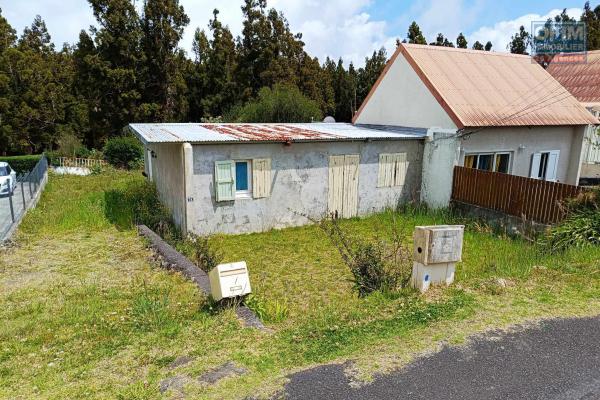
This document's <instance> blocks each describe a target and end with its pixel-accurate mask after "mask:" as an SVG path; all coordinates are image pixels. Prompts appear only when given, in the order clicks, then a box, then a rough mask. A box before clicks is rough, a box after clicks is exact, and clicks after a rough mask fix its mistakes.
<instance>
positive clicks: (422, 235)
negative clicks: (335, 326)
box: [413, 225, 465, 265]
mask: <svg viewBox="0 0 600 400" xmlns="http://www.w3.org/2000/svg"><path fill="white" fill-rule="evenodd" d="M464 230H465V227H464V225H433V226H417V227H415V232H414V235H413V239H414V244H415V246H414V247H415V249H414V257H413V259H414V261H418V262H420V263H421V264H424V265H428V264H440V263H449V262H460V261H462V243H463V234H464Z"/></svg>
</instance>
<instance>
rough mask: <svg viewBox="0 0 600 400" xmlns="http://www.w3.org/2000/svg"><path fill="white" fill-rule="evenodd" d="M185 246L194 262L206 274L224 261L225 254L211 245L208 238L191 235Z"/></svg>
mask: <svg viewBox="0 0 600 400" xmlns="http://www.w3.org/2000/svg"><path fill="white" fill-rule="evenodd" d="M185 245H186V247H188V248H189V251H188V254H190V258H191V259H192V261H193V262H194V263H196V265H197V266H198V267H200V269H202V270H203V271H204V272H209V271H210V270H212V269H213V268H214V267H216V266H217V265H219V264H220V263H221V261H222V260H223V254H222V253H221V252H220V251H219V250H218V249H216V248H215V247H213V246H211V245H210V242H209V237H208V236H197V235H194V234H190V235H189V237H188V239H187V240H186V243H185Z"/></svg>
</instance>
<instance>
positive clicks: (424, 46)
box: [400, 43, 532, 59]
mask: <svg viewBox="0 0 600 400" xmlns="http://www.w3.org/2000/svg"><path fill="white" fill-rule="evenodd" d="M400 45H401V46H404V47H406V48H410V49H423V50H425V49H426V50H429V51H450V52H457V53H471V54H485V55H488V56H500V57H515V58H528V59H530V58H532V57H531V55H529V54H514V53H507V52H501V51H485V50H474V49H461V48H458V47H447V46H434V45H430V44H415V43H400Z"/></svg>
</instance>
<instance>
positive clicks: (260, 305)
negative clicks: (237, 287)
mask: <svg viewBox="0 0 600 400" xmlns="http://www.w3.org/2000/svg"><path fill="white" fill-rule="evenodd" d="M244 303H245V304H246V306H248V308H250V309H251V310H252V311H254V312H255V313H256V315H258V317H259V318H260V319H261V320H262V321H264V322H266V323H277V322H282V321H283V320H285V319H286V317H287V316H288V314H289V307H288V304H287V301H285V300H284V301H279V300H277V299H272V300H271V299H267V300H265V299H262V298H261V297H259V296H257V295H255V294H250V295H248V296H247V297H246V298H245V299H244Z"/></svg>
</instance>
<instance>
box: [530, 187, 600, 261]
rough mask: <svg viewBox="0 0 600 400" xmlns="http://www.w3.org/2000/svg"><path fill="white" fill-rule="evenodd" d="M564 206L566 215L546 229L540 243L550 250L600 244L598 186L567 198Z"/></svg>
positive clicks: (599, 199) (563, 249)
mask: <svg viewBox="0 0 600 400" xmlns="http://www.w3.org/2000/svg"><path fill="white" fill-rule="evenodd" d="M565 208H566V212H567V217H566V218H565V220H564V221H562V222H561V223H560V224H558V225H557V226H554V227H552V228H551V229H550V230H549V231H548V233H547V234H546V236H545V237H544V238H542V239H541V244H542V245H543V246H544V247H545V248H546V249H547V250H549V251H551V252H559V251H565V250H567V249H568V248H570V247H583V246H587V245H590V244H591V245H600V188H596V189H593V190H590V191H586V192H583V193H580V194H579V195H578V196H577V197H575V198H573V199H569V200H567V201H566V202H565Z"/></svg>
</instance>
